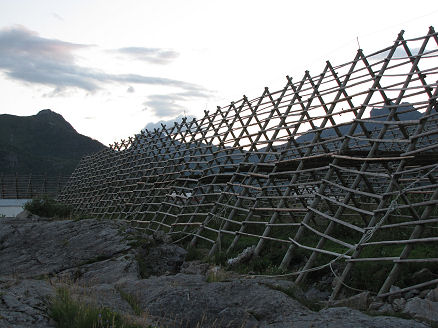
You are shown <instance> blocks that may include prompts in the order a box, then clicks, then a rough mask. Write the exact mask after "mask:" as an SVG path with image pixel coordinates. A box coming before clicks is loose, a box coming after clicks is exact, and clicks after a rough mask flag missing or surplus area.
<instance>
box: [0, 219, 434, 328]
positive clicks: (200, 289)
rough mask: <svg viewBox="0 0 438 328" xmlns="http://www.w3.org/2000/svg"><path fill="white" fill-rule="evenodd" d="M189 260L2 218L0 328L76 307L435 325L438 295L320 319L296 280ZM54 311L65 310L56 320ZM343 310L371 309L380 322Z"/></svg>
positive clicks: (178, 318)
mask: <svg viewBox="0 0 438 328" xmlns="http://www.w3.org/2000/svg"><path fill="white" fill-rule="evenodd" d="M186 255H187V252H186V251H185V250H184V249H182V248H181V247H179V246H177V245H175V244H174V243H172V239H171V237H170V236H169V235H165V234H164V233H159V232H157V233H155V234H154V235H153V236H150V235H146V234H143V233H142V232H141V231H136V230H134V229H132V228H130V227H129V226H128V225H127V224H126V222H121V221H105V220H94V219H86V220H79V221H72V220H61V221H60V220H58V221H56V220H49V219H45V218H39V217H37V216H29V215H28V213H26V212H24V213H22V214H20V215H19V216H17V218H0V328H3V327H5V328H6V327H8V328H10V327H12V328H24V327H37V328H42V327H55V326H57V324H58V326H60V325H59V320H61V319H62V318H63V317H64V318H65V317H66V316H67V315H68V313H70V314H71V313H72V312H71V310H72V308H77V307H73V306H72V305H74V304H78V303H80V304H84V307H80V308H79V309H82V310H80V311H81V312H84V311H85V310H84V309H88V310H87V311H88V312H91V310H90V308H96V307H97V308H98V309H99V310H98V312H96V316H98V315H100V314H102V315H103V314H105V313H109V312H108V311H113V312H110V313H116V312H117V313H119V315H120V316H123V317H125V318H126V319H127V320H129V322H132V324H131V325H129V326H126V327H145V328H151V327H152V328H155V327H166V328H178V327H205V328H206V327H211V328H213V327H215V328H220V327H224V328H225V327H228V328H230V327H231V328H241V327H245V328H256V327H259V328H262V327H265V328H283V327H284V328H286V327H302V328H304V327H307V328H308V327H326V328H329V327H330V328H344V327H345V328H346V327H357V328H361V327H362V328H365V327H375V328H389V327H397V328H408V327H409V328H412V327H418V328H420V327H422V328H425V327H429V324H436V323H437V313H438V311H437V305H438V302H436V301H437V300H438V299H435V296H436V295H435V294H434V293H435V290H430V291H427V292H428V293H427V296H423V298H421V297H414V296H412V295H411V296H410V298H408V296H406V295H404V298H403V297H398V298H395V299H393V300H391V301H392V303H385V302H380V301H373V300H372V297H371V296H370V295H368V294H365V295H364V294H361V295H362V296H360V297H359V298H357V297H356V299H346V300H344V301H340V303H338V304H334V306H335V307H328V308H325V309H321V310H319V311H315V309H310V308H309V307H308V305H309V304H310V300H311V299H310V298H308V300H307V302H303V300H305V299H306V298H307V297H308V296H307V295H308V294H306V292H305V291H302V290H301V289H300V288H299V287H298V286H296V285H294V283H293V282H292V281H289V280H281V279H276V278H267V277H254V276H244V275H239V274H237V273H235V272H232V271H225V270H224V268H222V267H218V266H214V265H212V264H209V263H203V262H200V261H186ZM437 293H438V292H437ZM72 299H73V300H74V301H72ZM401 300H403V301H401ZM370 302H371V304H370V305H369V307H368V304H369V303H370ZM378 302H380V303H379V304H377V303H378ZM54 304H55V305H56V306H57V308H59V307H62V309H64V310H65V311H58V312H56V311H54V310H53V308H54ZM345 306H350V307H356V308H359V309H361V310H367V309H368V311H370V309H371V308H373V310H374V315H377V316H370V315H369V313H363V312H360V311H359V310H357V309H352V308H347V307H345ZM67 307H68V310H69V311H70V312H66V311H67ZM105 309H106V310H105ZM379 309H380V310H379ZM87 311H85V312H87ZM379 311H380V312H379ZM394 311H398V312H394ZM88 312H87V313H88ZM388 313H392V314H394V315H397V316H404V317H414V318H415V319H417V320H421V321H423V322H418V321H414V320H412V319H410V320H409V319H402V318H400V317H395V316H387V315H386V314H388ZM78 314H79V313H78ZM71 315H72V318H74V316H75V315H73V314H71ZM98 318H100V317H98ZM72 320H73V319H72ZM91 326H92V325H89V326H87V327H91ZM109 326H110V325H109V324H108V325H99V327H109ZM116 326H117V327H120V325H111V327H116ZM68 327H72V326H71V325H70V326H68ZM75 327H76V326H75ZM81 327H85V326H84V325H83V326H81Z"/></svg>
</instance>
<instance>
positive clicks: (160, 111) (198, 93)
mask: <svg viewBox="0 0 438 328" xmlns="http://www.w3.org/2000/svg"><path fill="white" fill-rule="evenodd" d="M210 96H211V93H209V92H207V91H204V90H199V89H194V90H189V91H185V92H179V93H170V94H165V95H151V96H148V98H147V100H146V101H145V102H144V103H143V105H144V106H145V109H144V110H148V111H151V112H152V113H153V114H154V115H155V116H158V117H169V116H175V115H178V114H181V113H182V112H183V111H184V110H185V109H186V108H185V107H184V106H183V105H181V102H185V101H189V100H193V99H196V98H198V99H199V98H205V99H207V98H209V97H210Z"/></svg>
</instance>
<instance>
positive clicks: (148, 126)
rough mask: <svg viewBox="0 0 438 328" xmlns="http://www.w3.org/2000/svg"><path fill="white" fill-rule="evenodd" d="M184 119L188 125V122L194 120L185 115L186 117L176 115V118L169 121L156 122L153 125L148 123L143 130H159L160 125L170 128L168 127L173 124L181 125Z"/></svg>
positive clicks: (192, 117)
mask: <svg viewBox="0 0 438 328" xmlns="http://www.w3.org/2000/svg"><path fill="white" fill-rule="evenodd" d="M184 117H186V122H187V123H189V122H190V121H192V120H193V119H194V118H195V117H194V116H191V115H187V116H184V115H178V116H177V117H175V118H172V119H170V120H162V121H158V122H155V123H152V122H151V123H148V124H146V126H145V127H144V130H149V131H152V130H154V129H161V127H162V126H161V124H164V125H166V127H167V128H170V127H172V126H173V125H174V124H175V122H176V123H181V122H182V120H183V118H184Z"/></svg>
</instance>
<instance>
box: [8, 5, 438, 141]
mask: <svg viewBox="0 0 438 328" xmlns="http://www.w3.org/2000/svg"><path fill="white" fill-rule="evenodd" d="M431 25H435V28H436V29H438V2H437V1H433V0H427V1H424V0H417V1H415V2H412V1H405V0H397V1H392V0H391V1H381V0H379V1H373V0H368V1H335V0H332V1H319V0H313V1H292V0H290V1H285V0H281V1H280V0H270V1H266V0H264V1H257V0H243V1H239V0H233V1H231V0H230V1H228V0H221V1H209V0H199V1H198V0H193V1H192V0H184V1H183V0H157V1H155V0H123V1H122V0H119V1H115V0H75V1H67V0H38V1H37V0H0V90H1V97H0V108H1V110H0V113H8V114H15V115H20V116H28V115H34V114H36V113H37V112H38V111H40V110H41V109H45V108H50V109H52V110H53V111H55V112H57V113H60V114H61V115H63V116H64V118H65V119H66V120H67V121H69V122H70V123H71V124H72V125H73V126H74V127H75V128H76V130H77V131H78V132H80V133H82V134H85V135H88V136H90V137H92V138H95V139H98V140H99V141H101V142H103V143H104V144H109V143H112V142H114V141H118V140H120V139H121V138H126V137H128V136H130V135H133V134H135V133H138V132H139V131H140V130H141V129H142V128H144V127H145V126H148V127H153V126H156V123H157V122H159V121H164V122H172V121H173V120H174V119H175V118H176V117H181V116H183V115H187V116H189V115H190V116H195V117H196V116H197V117H200V116H202V115H203V112H204V110H206V109H207V110H210V111H213V110H215V108H216V106H224V105H227V104H229V103H230V102H231V101H232V100H235V99H239V98H241V97H242V95H246V96H248V97H249V98H250V99H252V98H255V97H258V96H260V95H261V93H262V91H263V88H264V87H266V86H267V87H269V88H270V90H271V91H274V90H277V89H280V88H281V87H283V86H284V84H285V83H286V78H285V76H286V75H289V76H291V77H292V78H293V79H294V80H296V81H297V80H300V79H301V78H302V76H303V74H304V71H305V70H309V71H310V73H311V74H312V75H313V74H318V73H320V72H321V70H322V68H323V66H324V64H325V61H326V60H330V61H331V62H332V63H333V64H341V63H343V62H346V61H348V60H351V59H353V57H354V55H355V52H356V50H357V48H358V41H359V44H360V46H361V48H362V49H364V52H365V54H367V53H371V52H373V51H375V50H379V49H381V48H383V47H385V46H388V45H390V44H391V43H392V41H393V40H394V39H395V38H396V36H397V34H398V32H399V31H400V30H401V29H404V30H406V32H405V37H406V38H408V37H414V36H420V35H424V34H426V33H427V31H428V27H429V26H431Z"/></svg>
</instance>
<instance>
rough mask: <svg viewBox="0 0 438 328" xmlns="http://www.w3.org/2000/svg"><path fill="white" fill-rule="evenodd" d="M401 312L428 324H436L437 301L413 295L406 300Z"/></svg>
mask: <svg viewBox="0 0 438 328" xmlns="http://www.w3.org/2000/svg"><path fill="white" fill-rule="evenodd" d="M403 313H405V314H409V315H410V316H411V317H413V318H415V319H418V320H421V321H424V322H427V323H428V324H435V325H436V324H438V302H432V301H429V300H426V299H421V298H419V297H414V298H411V299H410V300H408V301H407V302H406V306H405V308H404V310H403Z"/></svg>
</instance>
